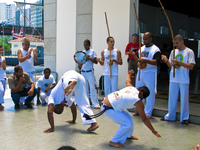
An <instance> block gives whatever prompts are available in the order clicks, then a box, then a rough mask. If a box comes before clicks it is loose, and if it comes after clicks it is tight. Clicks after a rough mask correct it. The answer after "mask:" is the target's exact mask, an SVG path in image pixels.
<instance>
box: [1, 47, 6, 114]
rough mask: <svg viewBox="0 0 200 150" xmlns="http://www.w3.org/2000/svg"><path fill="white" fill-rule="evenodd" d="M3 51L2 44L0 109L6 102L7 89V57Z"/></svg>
mask: <svg viewBox="0 0 200 150" xmlns="http://www.w3.org/2000/svg"><path fill="white" fill-rule="evenodd" d="M3 51H4V49H3V46H2V45H0V111H1V110H3V109H4V106H3V105H2V104H3V103H4V100H3V97H4V93H5V90H6V87H5V86H6V73H5V70H6V59H5V58H4V57H2V55H3Z"/></svg>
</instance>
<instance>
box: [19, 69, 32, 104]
mask: <svg viewBox="0 0 200 150" xmlns="http://www.w3.org/2000/svg"><path fill="white" fill-rule="evenodd" d="M27 73H28V75H29V76H30V78H31V80H32V81H33V84H35V83H34V82H35V78H34V72H27ZM26 87H30V85H28V84H27V85H26ZM25 99H26V97H20V99H19V103H24V102H25ZM32 102H34V99H33V100H32Z"/></svg>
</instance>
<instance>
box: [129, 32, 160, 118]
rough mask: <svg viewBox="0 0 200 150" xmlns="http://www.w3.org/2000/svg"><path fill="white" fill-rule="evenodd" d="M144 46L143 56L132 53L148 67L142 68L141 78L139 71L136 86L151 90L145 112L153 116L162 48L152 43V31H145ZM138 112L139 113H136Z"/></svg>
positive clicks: (142, 49) (148, 115) (149, 116)
mask: <svg viewBox="0 0 200 150" xmlns="http://www.w3.org/2000/svg"><path fill="white" fill-rule="evenodd" d="M143 41H144V46H142V48H141V58H138V57H137V56H136V54H135V53H134V52H131V55H133V56H134V58H135V60H136V61H137V62H139V63H140V64H146V68H144V69H141V70H140V80H139V79H138V73H139V72H138V73H137V77H136V88H139V87H142V86H147V88H148V89H149V90H150V95H149V96H148V97H147V98H146V106H145V109H144V110H145V113H146V115H147V117H148V118H151V115H152V111H153V107H154V103H155V94H156V92H157V84H156V83H157V66H158V65H159V63H160V60H161V52H160V49H159V48H158V47H157V46H156V45H154V44H153V43H152V34H151V33H150V32H146V33H144V36H143ZM135 114H137V113H135Z"/></svg>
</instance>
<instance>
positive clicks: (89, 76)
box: [81, 40, 100, 109]
mask: <svg viewBox="0 0 200 150" xmlns="http://www.w3.org/2000/svg"><path fill="white" fill-rule="evenodd" d="M83 44H84V48H85V50H84V51H83V52H85V53H86V57H87V59H88V61H87V62H86V63H85V64H83V65H82V68H81V74H82V75H83V77H84V78H85V81H86V83H88V84H89V87H90V96H91V101H92V108H95V109H100V105H99V101H98V98H97V91H96V89H95V81H96V79H95V76H94V68H93V64H97V61H96V57H97V55H96V53H95V51H94V50H93V49H90V40H85V41H84V43H83ZM88 84H86V91H87V94H88V97H89V88H88Z"/></svg>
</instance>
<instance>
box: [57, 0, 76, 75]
mask: <svg viewBox="0 0 200 150" xmlns="http://www.w3.org/2000/svg"><path fill="white" fill-rule="evenodd" d="M56 21H57V22H56V29H57V30H56V31H57V32H56V71H57V72H58V76H59V77H58V78H60V77H61V76H62V75H63V74H64V73H65V72H66V71H68V70H74V69H75V62H74V59H73V55H74V54H75V51H76V1H75V0H58V1H57V20H56Z"/></svg>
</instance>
